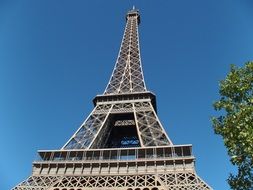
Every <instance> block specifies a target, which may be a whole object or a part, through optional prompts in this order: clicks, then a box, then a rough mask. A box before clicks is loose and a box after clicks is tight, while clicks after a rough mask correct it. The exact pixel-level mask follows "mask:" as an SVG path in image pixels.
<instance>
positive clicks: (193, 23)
mask: <svg viewBox="0 0 253 190" xmlns="http://www.w3.org/2000/svg"><path fill="white" fill-rule="evenodd" d="M133 5H135V6H136V7H137V8H139V9H140V13H141V19H142V20H141V25H140V45H141V54H142V63H143V70H144V75H145V80H146V84H147V87H148V89H149V90H151V91H153V92H154V93H156V95H157V102H158V114H159V118H160V120H161V121H162V123H163V126H164V127H165V129H166V131H167V132H168V134H169V136H170V138H171V140H172V141H173V142H174V144H188V143H189V144H193V151H194V154H195V156H196V169H197V172H198V174H199V175H200V176H201V177H202V178H203V179H204V180H205V181H206V182H207V183H209V184H210V185H211V186H212V187H213V188H214V189H215V190H216V189H217V190H226V189H229V187H228V185H227V184H226V178H227V176H228V173H229V172H231V171H233V170H234V168H233V167H232V166H231V165H230V163H229V158H228V157H227V153H226V149H225V148H224V146H223V142H222V139H221V137H219V136H217V135H214V132H213V129H212V126H211V122H210V117H211V116H212V115H215V114H217V113H215V112H214V111H213V108H212V103H213V102H214V101H215V100H216V99H218V97H219V95H218V82H219V80H221V79H223V78H224V77H225V75H226V74H227V72H228V70H229V65H230V64H236V65H238V66H242V65H243V64H244V63H245V62H246V61H249V60H252V58H253V45H252V44H253V24H252V20H253V11H252V9H253V2H252V1H251V0H248V1H247V0H242V1H237V0H209V1H203V0H191V1H188V0H184V1H183V0H177V1H176V0H174V1H172V0H171V1H169V0H167V1H165V0H164V1H148V0H143V1H133V0H130V1H127V0H124V1H117V0H114V1H109V0H107V1H102V0H101V1H97V0H92V1H83V0H76V1H65V0H54V1H53V0H44V1H34V0H26V1H21V0H15V1H14V0H6V1H3V0H2V1H0V90H1V91H0V150H1V154H0V155H1V157H0V189H1V190H8V189H10V188H11V187H13V186H14V185H16V184H17V183H19V182H20V181H21V180H24V179H25V178H26V177H28V176H29V175H30V174H31V164H32V161H33V160H34V159H35V156H36V151H37V150H38V149H59V148H61V147H62V145H63V144H65V142H66V141H67V140H68V138H69V137H70V136H71V135H72V134H73V133H74V132H75V130H76V129H77V128H78V127H79V125H80V124H81V123H82V121H83V120H84V119H85V118H86V116H87V115H88V114H89V112H90V111H91V110H92V107H93V105H92V98H93V97H94V96H95V95H96V94H101V93H103V91H104V88H105V86H106V84H107V81H108V80H109V77H110V75H111V72H112V69H113V66H114V63H115V60H116V57H117V54H118V50H119V46H120V42H121V39H122V35H123V29H124V26H125V13H126V11H127V10H129V9H130V8H131V7H132V6H133Z"/></svg>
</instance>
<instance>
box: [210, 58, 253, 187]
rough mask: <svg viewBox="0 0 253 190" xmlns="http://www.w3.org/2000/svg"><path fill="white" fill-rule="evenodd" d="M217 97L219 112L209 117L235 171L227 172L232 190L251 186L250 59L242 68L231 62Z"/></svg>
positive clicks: (252, 118) (252, 110)
mask: <svg viewBox="0 0 253 190" xmlns="http://www.w3.org/2000/svg"><path fill="white" fill-rule="evenodd" d="M220 96H221V98H220V100H218V101H216V102H215V103H214V105H213V106H214V108H215V110H216V111H220V112H221V115H220V116H218V117H213V118H212V123H213V127H214V131H215V133H216V134H219V135H221V136H222V138H223V140H224V144H225V146H226V147H227V150H228V154H229V156H230V161H231V163H232V164H233V165H235V166H237V169H238V171H237V174H230V176H229V178H228V183H229V185H230V187H231V189H235V190H249V189H251V190H252V189H253V62H248V63H246V64H245V66H244V67H242V68H237V67H236V66H234V65H232V66H231V69H230V72H229V73H228V75H227V76H226V78H225V79H224V80H222V81H221V82H220Z"/></svg>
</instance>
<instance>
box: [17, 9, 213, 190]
mask: <svg viewBox="0 0 253 190" xmlns="http://www.w3.org/2000/svg"><path fill="white" fill-rule="evenodd" d="M139 24H140V14H139V11H138V10H137V9H135V8H133V9H132V10H130V11H129V12H128V13H127V14H126V27H125V31H124V35H123V39H122V42H121V47H120V50H119V54H118V57H117V60H116V63H115V67H114V69H113V72H112V75H111V77H110V80H109V82H108V85H107V86H106V89H105V91H104V93H103V94H102V95H97V96H96V97H95V98H94V99H93V103H94V109H93V110H92V111H91V113H90V115H89V116H88V117H87V119H86V120H85V121H84V122H83V123H82V124H81V126H80V127H79V128H78V129H77V131H76V132H75V133H74V134H73V135H72V136H71V137H70V139H69V140H68V141H67V142H66V143H65V144H64V145H63V147H62V148H61V149H59V150H39V151H38V158H37V159H36V160H35V161H34V162H33V167H32V168H33V169H32V175H31V176H30V177H28V178H27V179H26V180H25V181H23V182H21V183H20V184H18V185H17V186H16V187H14V188H13V190H100V189H101V190H104V189H106V190H116V189H117V190H118V189H120V190H183V189H184V190H188V189H189V190H209V189H211V187H209V186H208V185H207V184H206V183H205V182H204V181H203V180H202V179H201V178H200V177H199V176H198V175H197V174H196V171H195V157H194V156H193V154H192V146H191V145H174V144H173V143H172V141H171V140H170V138H169V136H168V134H167V133H166V131H165V130H164V128H163V126H162V124H161V122H160V120H159V118H158V116H157V112H156V109H157V108H156V96H155V95H154V94H153V93H152V92H150V91H148V90H147V88H146V85H145V81H144V75H143V70H142V64H141V56H140V46H139V32H138V25H139Z"/></svg>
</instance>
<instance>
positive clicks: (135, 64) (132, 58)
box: [104, 15, 146, 94]
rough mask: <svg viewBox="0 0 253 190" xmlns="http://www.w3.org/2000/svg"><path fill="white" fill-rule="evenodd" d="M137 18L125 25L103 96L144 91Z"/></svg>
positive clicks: (129, 20)
mask: <svg viewBox="0 0 253 190" xmlns="http://www.w3.org/2000/svg"><path fill="white" fill-rule="evenodd" d="M137 17H138V16H137V15H135V16H131V17H128V19H127V24H126V28H125V32H124V36H123V40H122V43H121V47H120V52H119V56H118V58H117V61H116V64H115V68H114V71H113V74H112V76H111V79H110V81H109V84H108V85H107V88H106V90H105V93H104V94H123V93H132V92H144V91H146V87H145V82H144V77H143V72H142V67H141V58H140V48H139V36H138V35H139V34H138V18H137Z"/></svg>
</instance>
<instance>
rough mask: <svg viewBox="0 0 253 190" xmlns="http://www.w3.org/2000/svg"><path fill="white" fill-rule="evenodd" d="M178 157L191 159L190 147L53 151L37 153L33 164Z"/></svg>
mask: <svg viewBox="0 0 253 190" xmlns="http://www.w3.org/2000/svg"><path fill="white" fill-rule="evenodd" d="M180 157H182V158H183V157H193V155H192V146H191V145H180V146H165V147H147V148H121V149H115V148H114V149H99V150H96V149H84V150H80V149H79V150H53V151H50V150H49V151H47V150H46V151H38V159H36V161H35V162H61V161H68V162H71V161H85V160H86V161H93V160H94V161H96V160H100V161H124V160H153V159H169V158H180Z"/></svg>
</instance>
